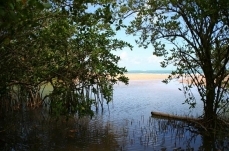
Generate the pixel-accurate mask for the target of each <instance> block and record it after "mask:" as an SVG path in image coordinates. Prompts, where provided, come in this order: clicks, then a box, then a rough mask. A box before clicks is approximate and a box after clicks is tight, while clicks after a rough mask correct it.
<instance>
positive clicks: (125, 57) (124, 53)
mask: <svg viewBox="0 0 229 151" xmlns="http://www.w3.org/2000/svg"><path fill="white" fill-rule="evenodd" d="M120 58H121V60H122V61H128V60H129V58H128V54H127V52H126V51H123V52H122V53H121V54H120Z"/></svg>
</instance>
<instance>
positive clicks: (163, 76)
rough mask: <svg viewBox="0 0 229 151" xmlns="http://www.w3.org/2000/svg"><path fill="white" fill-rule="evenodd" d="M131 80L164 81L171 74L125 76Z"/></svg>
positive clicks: (134, 74)
mask: <svg viewBox="0 0 229 151" xmlns="http://www.w3.org/2000/svg"><path fill="white" fill-rule="evenodd" d="M125 76H127V77H128V78H129V79H130V80H164V79H166V78H167V77H168V76H169V74H153V73H127V74H125Z"/></svg>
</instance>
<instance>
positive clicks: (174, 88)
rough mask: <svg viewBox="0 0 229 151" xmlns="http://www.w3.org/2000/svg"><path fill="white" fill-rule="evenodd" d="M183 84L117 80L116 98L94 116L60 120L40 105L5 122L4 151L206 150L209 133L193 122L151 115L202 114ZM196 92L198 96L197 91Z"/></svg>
mask: <svg viewBox="0 0 229 151" xmlns="http://www.w3.org/2000/svg"><path fill="white" fill-rule="evenodd" d="M179 86H180V83H179V82H177V81H173V82H171V83H169V84H168V85H166V84H164V83H162V82H161V80H134V81H130V84H129V85H128V86H126V85H124V84H121V83H120V84H117V85H115V87H114V100H113V102H112V103H110V104H109V105H108V106H107V107H105V109H104V111H103V112H101V111H99V112H98V113H96V114H95V116H94V117H93V118H92V119H90V118H89V117H84V118H82V119H78V118H70V119H68V120H67V121H66V118H65V117H63V118H61V117H60V118H59V119H58V120H57V121H55V119H54V118H52V117H50V116H49V115H48V113H47V111H45V110H42V114H40V112H38V111H36V110H32V111H27V112H22V113H20V114H19V113H16V114H15V115H14V116H12V118H11V119H10V120H8V121H7V122H6V121H3V122H2V123H0V126H1V127H0V133H1V134H0V146H3V147H2V149H4V150H42V151H43V150H55V151H56V150H69V151H71V150H74V151H103V150H104V151H113V150H114V151H116V150H118V151H123V150H127V151H143V150H144V151H148V150H149V151H152V150H155V151H158V150H182V149H183V150H201V149H203V144H204V143H205V142H204V140H206V138H203V137H202V136H201V135H200V134H196V133H192V132H190V130H189V129H190V128H192V127H190V126H189V125H187V124H185V123H183V122H179V121H171V120H164V119H158V118H152V117H151V111H159V112H165V113H170V114H179V115H189V116H195V117H196V116H198V115H201V114H202V107H203V105H202V103H201V102H198V101H197V105H196V108H194V109H189V106H188V105H186V104H185V105H182V103H183V101H184V95H183V93H182V92H181V91H179V90H178V87H179ZM193 92H194V95H196V97H197V100H198V94H197V92H196V91H195V90H194V91H193ZM207 140H208V139H207ZM208 142H209V141H208ZM0 149H1V147H0Z"/></svg>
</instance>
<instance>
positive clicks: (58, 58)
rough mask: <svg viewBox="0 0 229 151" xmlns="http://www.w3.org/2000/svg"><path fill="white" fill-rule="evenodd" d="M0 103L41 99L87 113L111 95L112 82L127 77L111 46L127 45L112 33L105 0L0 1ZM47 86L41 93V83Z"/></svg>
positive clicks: (61, 110) (56, 110)
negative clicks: (103, 0)
mask: <svg viewBox="0 0 229 151" xmlns="http://www.w3.org/2000/svg"><path fill="white" fill-rule="evenodd" d="M1 3H2V5H1V8H2V9H1V11H0V16H1V22H0V23H1V24H0V33H1V34H0V53H1V62H0V72H1V74H0V83H1V84H0V100H1V104H0V108H1V112H2V113H6V112H7V111H9V110H12V109H19V108H21V107H22V106H31V107H33V108H35V107H38V106H40V105H46V106H48V107H49V109H50V113H52V114H55V115H59V114H69V113H78V114H79V115H85V114H90V115H92V114H93V112H92V106H93V105H95V106H96V108H97V109H98V105H99V104H100V105H101V106H102V107H103V100H106V101H107V103H109V102H110V101H111V100H112V91H113V85H114V84H115V83H117V82H118V81H121V82H124V83H126V84H127V83H128V79H127V78H126V77H125V76H124V75H123V74H124V72H126V69H125V68H120V67H118V66H117V63H118V61H119V59H120V58H119V57H117V56H115V55H113V54H112V53H111V50H118V49H122V48H123V47H126V46H127V47H131V46H130V45H129V44H128V43H126V42H123V41H120V40H117V39H114V38H113V37H114V35H115V32H114V31H113V30H112V29H111V27H110V24H109V23H108V21H109V19H110V17H109V16H110V13H111V11H110V9H111V7H112V6H111V5H110V4H108V3H104V2H102V1H99V0H98V1H92V0H91V1H90V0H89V1H62V0H53V1H49V2H47V1H36V0H17V1H15V0H10V1H4V2H1ZM45 85H51V86H52V87H53V91H52V92H51V93H50V94H47V95H46V96H42V92H43V87H44V86H45Z"/></svg>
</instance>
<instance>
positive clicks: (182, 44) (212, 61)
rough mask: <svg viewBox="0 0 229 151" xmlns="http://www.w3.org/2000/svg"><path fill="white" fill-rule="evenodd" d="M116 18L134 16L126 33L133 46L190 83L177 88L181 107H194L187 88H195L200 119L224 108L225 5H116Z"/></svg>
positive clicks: (217, 1) (211, 1)
mask: <svg viewBox="0 0 229 151" xmlns="http://www.w3.org/2000/svg"><path fill="white" fill-rule="evenodd" d="M120 4H121V5H120V7H119V12H118V15H119V16H120V18H125V17H128V16H130V15H134V16H135V19H134V20H132V21H131V23H130V25H129V26H128V28H127V33H128V34H134V35H137V34H138V33H140V35H141V36H140V38H139V40H137V43H138V44H139V46H142V47H144V48H147V47H148V45H149V44H152V45H153V47H154V52H153V53H154V54H155V55H157V56H159V57H164V61H163V62H162V63H161V66H162V67H167V66H168V65H170V64H173V65H174V66H176V70H175V71H173V72H172V74H171V75H170V76H169V77H168V79H167V80H165V82H168V81H169V80H171V79H173V78H178V79H182V80H184V79H187V78H188V79H190V80H189V81H188V82H187V83H185V84H184V85H183V90H184V94H185V95H186V96H187V100H186V101H185V103H188V104H190V105H191V107H195V104H196V101H195V97H194V96H193V94H192V92H191V88H192V87H193V86H196V87H197V89H198V92H199V94H200V96H201V100H202V101H203V104H204V115H205V118H210V119H212V118H214V117H215V116H216V114H217V113H221V112H222V110H223V109H225V105H226V104H228V101H229V100H228V87H227V86H228V61H229V46H228V42H229V37H228V35H229V30H228V29H229V28H228V25H229V24H228V23H229V22H228V20H229V18H228V13H229V2H228V1H226V0H207V1H200V0H194V1H193V0H185V1H184V0H161V1H156V0H147V1H138V0H137V1H128V2H125V1H123V2H120Z"/></svg>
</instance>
